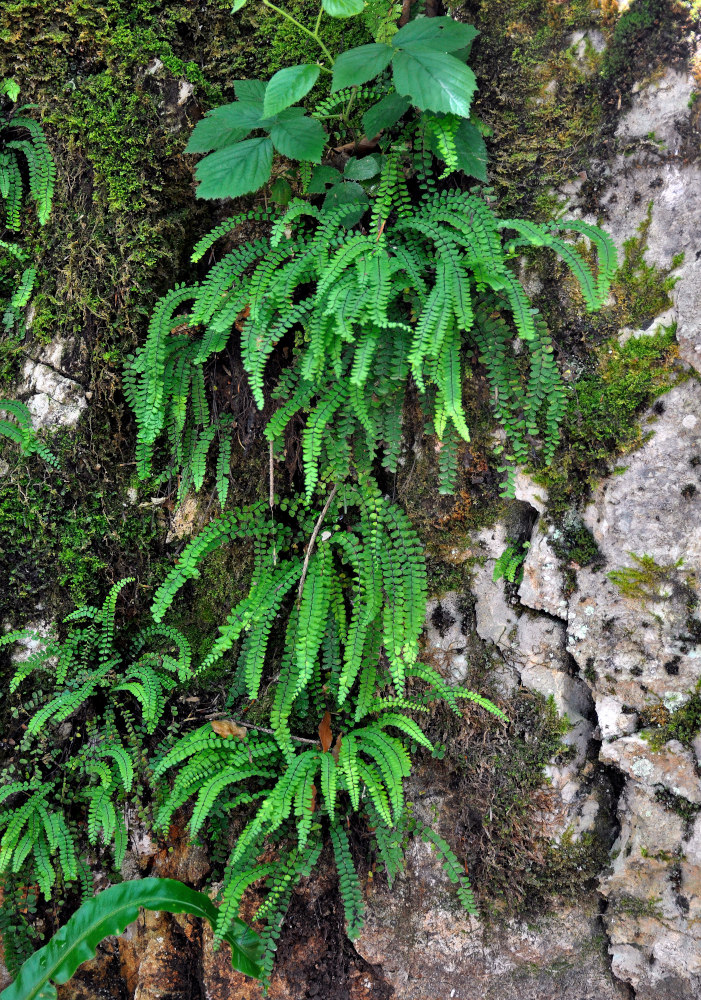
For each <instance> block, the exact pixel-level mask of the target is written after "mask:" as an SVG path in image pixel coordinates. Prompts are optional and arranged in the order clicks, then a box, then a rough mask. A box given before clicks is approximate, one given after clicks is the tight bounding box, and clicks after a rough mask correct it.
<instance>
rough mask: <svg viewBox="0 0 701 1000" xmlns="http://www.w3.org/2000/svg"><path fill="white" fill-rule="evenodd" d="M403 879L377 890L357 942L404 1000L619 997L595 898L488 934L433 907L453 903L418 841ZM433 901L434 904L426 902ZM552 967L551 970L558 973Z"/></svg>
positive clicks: (456, 914) (451, 910)
mask: <svg viewBox="0 0 701 1000" xmlns="http://www.w3.org/2000/svg"><path fill="white" fill-rule="evenodd" d="M407 867H408V870H407V874H406V875H405V876H402V878H401V879H400V880H399V881H398V882H397V883H395V885H394V887H393V890H392V891H391V892H388V891H386V890H376V891H375V892H374V893H373V895H372V897H371V899H370V901H369V908H368V909H369V912H368V919H367V923H366V927H365V929H364V930H363V932H362V934H361V936H360V938H359V939H358V941H356V943H355V945H356V948H357V949H358V951H359V953H360V954H361V955H362V956H363V958H365V959H366V960H367V961H369V962H372V963H381V964H382V969H383V972H384V974H385V977H386V978H387V979H388V980H389V982H390V983H391V984H392V986H393V987H394V989H395V991H396V996H397V997H402V1000H438V998H440V1000H444V998H445V1000H448V998H450V997H453V998H455V1000H475V998H476V997H479V998H480V1000H562V998H563V997H565V996H573V997H577V1000H622V998H623V997H625V996H626V991H625V989H624V988H623V987H622V986H621V984H620V983H617V982H616V981H615V980H614V978H613V977H612V975H611V973H610V970H609V968H608V961H607V958H606V956H605V954H603V952H602V949H601V947H600V944H599V943H598V942H599V941H600V926H601V925H600V921H599V917H598V905H597V901H596V899H595V897H594V896H593V895H592V896H590V897H588V898H586V899H584V900H581V901H580V905H578V906H576V907H560V908H558V909H556V910H555V911H553V912H552V913H551V914H549V915H548V916H547V917H546V918H544V919H543V920H541V921H539V922H538V923H537V924H536V925H535V926H533V925H532V924H527V923H526V922H522V921H510V922H508V923H506V924H505V925H504V926H500V927H499V926H497V927H495V928H493V929H491V930H487V929H486V928H485V927H484V926H482V925H481V924H480V923H479V922H478V921H477V920H475V918H472V917H469V916H467V915H465V914H464V912H456V911H455V909H454V908H452V907H449V906H447V905H446V906H445V908H443V907H442V906H441V905H440V904H439V905H438V906H436V904H435V900H437V899H444V900H448V899H449V898H450V895H449V890H448V884H447V880H446V877H445V875H444V874H443V872H442V870H441V869H440V867H439V866H438V863H437V861H436V859H435V857H434V856H433V855H432V854H431V852H430V850H429V849H428V848H427V847H426V845H424V844H415V845H414V846H413V847H412V849H411V851H410V853H409V857H408V866H407ZM428 900H430V901H431V904H430V905H429V906H427V905H426V901H428ZM555 970H557V972H556V971H555Z"/></svg>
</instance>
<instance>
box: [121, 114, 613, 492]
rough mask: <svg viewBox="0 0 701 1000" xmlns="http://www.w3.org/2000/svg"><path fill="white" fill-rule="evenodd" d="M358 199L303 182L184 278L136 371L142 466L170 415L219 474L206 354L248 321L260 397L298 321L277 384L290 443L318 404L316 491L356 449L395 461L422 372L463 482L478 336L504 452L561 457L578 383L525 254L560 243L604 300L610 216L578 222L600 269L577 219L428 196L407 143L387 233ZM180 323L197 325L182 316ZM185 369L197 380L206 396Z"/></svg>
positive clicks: (312, 450)
mask: <svg viewBox="0 0 701 1000" xmlns="http://www.w3.org/2000/svg"><path fill="white" fill-rule="evenodd" d="M435 121H436V122H437V123H439V124H440V127H441V128H442V129H443V130H444V131H445V128H447V127H448V124H450V125H451V127H452V125H454V124H455V123H454V122H453V120H452V118H451V117H450V116H444V117H443V118H441V117H436V119H435ZM446 123H448V124H446ZM438 127H439V126H438V124H436V125H435V128H438ZM441 134H443V133H441ZM445 134H446V135H447V134H448V133H445ZM450 134H452V133H450ZM446 142H447V140H446ZM446 155H448V154H447V148H446ZM448 160H449V162H450V157H449V156H448ZM345 210H346V209H344V208H343V207H341V208H340V209H339V210H334V211H333V212H322V211H319V210H318V209H316V208H315V207H313V206H311V205H309V204H308V203H307V202H304V201H301V200H294V201H292V202H291V203H290V205H289V206H288V209H287V211H286V212H285V214H283V215H282V216H281V217H280V219H279V220H278V221H276V222H275V223H274V225H273V227H272V231H271V235H270V238H269V239H268V240H266V239H257V240H255V241H254V242H253V243H251V244H247V245H245V246H244V247H243V248H241V247H238V248H237V249H236V250H235V251H233V252H231V253H229V254H227V255H225V257H224V258H222V260H221V261H220V262H219V263H217V264H215V266H214V267H213V268H212V270H211V271H210V273H209V275H208V276H207V277H206V278H205V279H204V280H203V281H202V283H201V284H200V285H198V286H193V287H191V288H183V289H174V290H173V291H172V292H170V293H169V294H168V295H167V296H166V297H165V298H164V299H163V300H162V302H161V304H160V305H159V306H158V307H157V309H156V311H155V312H154V316H153V320H152V325H151V329H150V332H149V337H148V339H147V342H146V344H145V346H144V347H143V348H142V349H141V350H140V351H139V352H138V353H137V355H136V357H135V359H134V360H133V362H132V367H131V371H130V373H129V377H128V380H127V381H128V384H129V395H130V399H131V400H132V405H133V406H134V408H135V413H136V418H137V423H138V425H139V440H140V442H141V449H142V451H141V452H140V454H142V455H143V459H142V460H141V461H140V465H139V468H140V474H142V475H146V474H147V473H148V471H149V468H150V459H151V454H152V450H153V446H154V443H155V441H156V438H157V437H158V435H159V434H160V433H161V432H162V431H163V429H164V428H165V427H166V426H167V427H168V434H169V437H170V438H171V442H172V447H173V449H174V451H175V452H176V455H177V454H181V456H182V457H181V458H180V459H179V461H180V462H181V464H182V465H184V466H187V467H189V465H190V464H191V465H192V469H191V471H190V478H191V481H192V483H193V485H194V486H195V487H196V488H199V487H200V486H201V485H202V483H203V481H204V473H205V468H204V459H205V455H206V452H207V450H208V446H209V443H210V442H211V440H213V437H214V436H215V434H217V433H218V432H222V433H224V431H223V429H222V426H221V424H220V423H218V422H215V423H212V424H210V423H209V419H210V418H209V411H208V408H207V406H206V403H205V401H204V399H203V386H204V382H203V378H202V366H203V364H204V363H206V360H207V358H209V357H211V356H212V354H213V353H217V352H219V351H222V350H224V349H225V348H226V347H227V345H228V344H229V342H230V339H231V338H232V337H238V336H239V331H240V336H241V350H242V358H243V363H244V367H245V368H246V371H247V373H248V375H249V378H250V382H251V388H252V391H253V394H254V397H255V399H256V402H257V403H258V405H259V406H262V405H263V400H264V393H263V390H264V384H265V372H266V365H267V361H268V359H269V358H270V356H271V354H272V352H273V351H274V349H275V346H276V344H278V343H279V341H280V340H281V339H282V337H283V336H286V335H287V334H288V333H295V334H296V337H297V344H298V348H297V350H296V353H295V355H294V358H293V363H292V368H291V369H290V370H288V371H287V372H286V373H285V375H284V377H283V379H282V380H281V382H280V387H279V391H278V393H277V395H278V397H279V398H281V399H282V400H283V406H282V408H281V410H280V411H279V412H278V414H277V415H276V416H275V417H274V418H273V420H272V422H271V423H270V426H269V427H268V429H267V431H266V433H267V436H268V437H269V439H270V440H271V441H272V442H273V443H274V444H275V446H276V447H279V446H280V444H281V441H282V436H283V433H284V429H285V421H286V420H289V419H291V418H292V417H294V416H295V415H296V414H297V413H299V412H300V411H305V410H308V416H307V419H306V428H305V430H304V432H303V435H302V444H303V461H304V473H305V489H306V494H307V498H311V496H312V494H313V492H314V490H315V488H316V487H317V485H318V484H319V483H320V482H321V481H322V480H324V479H326V480H329V479H336V480H342V479H344V478H346V477H347V476H348V475H349V471H350V469H351V467H352V466H353V465H354V464H355V466H356V467H357V468H359V469H361V470H365V471H369V469H370V465H371V462H372V461H373V460H374V458H375V456H376V455H381V456H382V458H383V461H384V464H385V465H386V466H387V467H388V468H389V469H394V468H395V467H396V463H397V459H398V456H399V448H400V442H401V412H402V405H403V400H404V395H405V392H406V387H407V385H408V380H409V377H410V376H411V377H413V379H414V381H415V382H416V384H417V385H418V387H419V389H420V390H421V392H422V393H423V399H424V406H425V408H426V415H427V418H428V420H429V423H430V425H431V426H432V428H433V430H434V432H435V433H436V435H437V437H438V438H439V440H440V442H441V448H440V450H441V453H442V455H441V471H442V477H441V478H442V488H443V489H448V488H449V486H450V483H451V480H452V479H453V478H454V473H455V468H456V453H457V443H458V441H459V440H469V428H468V426H467V421H466V417H465V411H464V406H463V399H462V393H463V383H464V380H465V378H466V377H467V375H468V374H469V372H468V369H467V368H466V367H465V361H464V350H463V348H464V347H465V346H476V348H477V351H478V355H479V357H480V359H482V361H483V363H484V364H485V365H486V369H487V376H488V378H489V380H490V382H491V383H492V386H493V388H494V390H495V398H496V413H497V417H498V418H499V420H500V422H501V423H502V425H503V426H504V429H505V431H506V434H507V438H508V441H509V449H510V450H509V451H508V452H507V454H506V456H505V457H506V460H507V463H511V464H510V465H509V464H507V465H506V466H504V470H505V471H506V472H507V473H508V470H509V468H511V467H512V466H515V465H517V464H522V463H523V462H525V461H527V460H528V459H529V458H531V457H532V455H533V453H534V450H535V449H536V447H537V446H538V443H539V441H540V445H539V447H540V448H541V450H542V454H543V459H544V461H546V462H548V461H551V460H552V457H553V454H554V451H555V448H556V446H557V442H558V439H559V438H558V434H559V431H558V428H559V423H560V420H561V418H562V414H563V411H564V405H565V393H564V389H563V386H562V382H561V379H560V377H559V373H558V370H557V365H556V363H555V360H554V354H553V350H552V345H551V343H550V340H549V337H548V334H547V330H546V328H545V325H544V323H543V321H542V319H541V317H540V316H539V315H538V314H537V313H536V312H535V310H534V309H533V308H532V306H531V304H530V302H529V300H528V299H527V297H526V294H525V292H524V290H523V288H522V286H521V285H520V283H519V281H518V280H517V278H516V276H515V275H514V273H513V271H512V270H511V269H510V266H509V261H510V258H511V256H512V255H513V253H514V250H515V249H516V248H517V247H521V246H526V245H527V246H540V247H547V248H549V249H551V250H553V251H554V252H555V253H557V254H558V255H559V256H560V257H561V259H562V260H563V261H564V263H565V264H566V265H567V266H568V267H569V268H570V269H571V271H572V273H573V275H574V277H575V278H576V279H577V281H578V282H579V284H580V287H581V289H582V294H583V296H584V299H585V302H586V305H587V308H589V309H596V308H599V307H600V306H601V305H602V303H603V302H604V301H605V298H606V296H607V294H608V288H609V285H610V281H611V278H612V275H613V272H614V269H615V261H616V258H615V251H614V249H613V246H612V244H611V241H610V239H609V237H607V236H606V235H605V234H603V233H601V232H600V231H599V230H598V229H596V228H595V227H587V226H584V225H583V226H579V225H578V224H574V225H573V226H570V227H569V228H570V229H573V230H574V231H575V232H577V233H580V234H581V235H584V236H587V237H588V238H589V240H590V242H591V245H592V248H593V251H594V252H595V253H596V254H598V260H599V266H598V273H597V274H596V275H595V274H594V272H593V271H592V269H591V267H590V265H589V263H588V260H587V258H585V256H584V255H583V254H582V253H581V252H580V251H579V249H578V248H577V247H576V246H574V245H572V244H570V243H567V242H565V240H564V239H563V238H562V237H561V236H560V235H559V232H560V230H562V229H564V228H565V226H564V224H563V226H554V225H551V226H548V225H537V224H535V223H531V222H528V221H526V220H500V219H499V218H498V217H497V216H496V215H495V214H494V212H493V211H492V209H491V207H490V205H489V200H488V196H480V195H479V194H476V193H469V192H460V191H456V190H450V191H438V190H437V189H435V188H430V187H429V188H428V189H427V191H426V193H425V194H424V197H423V198H422V200H421V201H420V202H418V203H417V204H413V205H412V204H411V202H410V201H409V198H408V194H407V189H406V181H405V177H404V173H403V171H402V169H401V168H400V165H399V161H398V159H397V157H396V156H394V155H390V156H388V157H387V158H386V160H385V162H384V165H383V170H382V174H381V176H380V180H379V185H378V190H377V194H376V197H375V200H374V204H373V208H372V214H371V220H370V233H369V234H368V235H365V234H364V233H359V232H355V231H353V230H352V229H347V228H345V227H344V226H343V225H342V221H343V218H344V211H345ZM220 229H221V227H220ZM216 232H217V233H218V235H221V233H219V232H218V231H216ZM513 232H515V233H516V234H517V235H516V237H515V238H514V237H513V235H510V233H511V234H513ZM285 233H287V234H288V238H286V239H283V235H284V234H285ZM213 236H214V234H213ZM302 288H304V294H303V295H301V294H300V290H301V289H302ZM186 300H191V301H192V306H191V313H190V316H189V318H188V317H176V316H175V310H176V309H177V308H178V307H179V306H180V304H181V303H182V302H184V301H186ZM244 306H245V307H246V308H245V309H244ZM178 323H180V324H183V323H184V324H185V326H184V329H185V331H186V332H185V333H177V334H175V333H173V330H174V329H176V327H177V324H178ZM197 324H201V325H202V326H203V327H204V330H203V332H200V326H198V325H197ZM515 337H517V338H519V339H520V341H521V342H522V344H524V345H525V349H526V352H527V355H528V358H529V363H530V367H529V371H528V373H527V374H524V373H523V372H522V370H521V368H522V366H521V364H520V360H519V359H518V358H517V357H516V355H515V354H514V353H513V341H514V339H515ZM178 366H179V367H178ZM185 372H189V375H188V376H187V377H186V376H185V374H184V373H185ZM179 373H180V374H179ZM181 384H190V385H191V390H190V397H191V406H190V407H188V405H187V403H186V402H184V396H183V393H182V391H181V389H180V388H179V387H180V386H181ZM371 397H372V403H369V399H370V398H371ZM176 412H177V413H178V414H179V416H178V419H177V420H176V421H175V424H173V415H174V414H175V413H176ZM186 413H189V414H190V415H189V416H186ZM185 419H189V420H192V421H193V426H195V427H198V428H200V429H198V431H197V434H198V438H197V440H198V444H197V446H196V447H195V448H194V451H191V452H190V455H189V457H188V456H185V455H184V454H183V450H182V449H181V448H180V445H179V444H178V443H177V440H179V438H180V436H181V435H182V426H183V420H185ZM215 428H218V430H217V429H215ZM176 439H177V440H176ZM188 440H189V439H188ZM218 478H219V482H220V483H221V475H219V477H218ZM508 481H509V476H508V475H507V482H508ZM507 489H508V487H507Z"/></svg>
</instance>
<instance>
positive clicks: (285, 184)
mask: <svg viewBox="0 0 701 1000" xmlns="http://www.w3.org/2000/svg"><path fill="white" fill-rule="evenodd" d="M270 197H271V198H272V199H273V201H274V202H276V203H277V204H278V205H289V203H290V201H291V200H292V188H291V187H290V182H289V181H286V180H285V178H284V177H278V178H277V180H275V181H274V182H273V184H272V185H271V187H270Z"/></svg>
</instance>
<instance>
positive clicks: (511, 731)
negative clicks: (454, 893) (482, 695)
mask: <svg viewBox="0 0 701 1000" xmlns="http://www.w3.org/2000/svg"><path fill="white" fill-rule="evenodd" d="M485 666H487V665H485ZM487 676H488V675H485V678H486V677H487ZM474 682H475V679H474V678H470V684H471V685H472V686H474ZM503 707H504V709H505V711H507V713H508V716H509V726H508V728H503V727H501V726H496V725H495V724H494V723H493V722H492V721H490V720H488V719H484V718H483V716H480V715H479V712H478V711H473V710H472V709H471V708H467V709H466V725H463V727H462V728H461V729H460V731H459V732H455V730H454V728H453V723H452V722H450V720H447V721H446V720H444V719H443V718H442V716H440V717H437V718H436V719H435V720H433V722H432V724H431V726H429V735H430V736H431V738H432V739H433V740H435V741H441V742H445V743H446V744H447V752H446V757H447V758H449V759H450V762H451V770H452V771H453V772H454V776H453V779H452V783H451V788H452V790H453V793H454V797H453V798H451V800H450V801H449V802H448V803H447V809H446V815H445V819H444V822H445V823H446V826H445V833H446V835H448V836H449V838H450V835H451V834H452V840H453V842H454V841H455V835H456V831H457V832H458V833H459V837H460V843H459V844H457V845H456V847H457V849H458V851H459V854H460V856H461V857H464V858H465V859H466V863H467V867H468V870H469V873H470V879H471V881H472V884H473V886H474V887H475V889H476V891H477V893H478V894H479V896H480V902H481V907H482V910H483V912H486V913H489V911H490V910H491V911H492V912H493V913H494V914H495V916H497V917H498V919H500V920H501V919H503V918H504V915H505V914H514V913H525V912H528V911H529V910H531V909H533V908H534V907H535V906H537V905H538V904H539V903H540V902H542V901H543V900H545V899H547V898H548V897H551V896H552V895H553V894H558V893H564V892H567V893H569V894H576V893H578V892H580V891H581V890H582V889H583V888H584V887H585V886H587V885H588V884H589V882H590V881H591V879H592V878H593V876H594V875H595V874H597V873H598V872H600V871H601V870H602V868H603V867H604V866H605V864H606V860H607V856H608V848H609V846H610V845H609V844H608V843H605V842H604V841H605V837H600V836H599V833H598V832H596V831H595V832H593V833H591V834H590V835H587V836H585V837H583V838H582V839H580V840H578V841H576V842H575V841H574V840H573V838H572V836H571V835H569V836H565V837H564V838H563V841H562V843H561V844H560V845H559V846H557V845H553V844H551V843H550V842H549V841H548V840H547V839H546V836H545V830H544V827H543V826H541V825H540V823H539V817H542V815H543V814H544V813H547V811H548V809H549V808H551V806H552V802H551V793H550V791H549V789H548V785H547V781H546V780H545V778H544V774H543V769H544V768H545V766H546V765H548V764H550V763H552V762H553V760H554V761H555V762H559V763H562V762H563V761H565V760H566V759H567V758H568V756H569V754H570V753H571V752H572V751H571V748H570V747H568V746H566V745H565V744H564V743H563V741H562V737H563V735H564V734H565V733H566V732H568V730H569V728H570V724H569V723H568V721H567V719H565V718H562V717H561V716H559V715H558V713H557V709H556V708H555V705H554V703H553V701H552V699H549V700H547V701H546V700H545V699H544V698H542V697H541V696H539V695H535V694H531V693H528V692H521V693H520V694H519V695H518V696H517V697H516V698H514V699H513V700H512V701H510V702H509V704H508V705H505V706H503ZM447 824H450V831H449V829H448V825H447Z"/></svg>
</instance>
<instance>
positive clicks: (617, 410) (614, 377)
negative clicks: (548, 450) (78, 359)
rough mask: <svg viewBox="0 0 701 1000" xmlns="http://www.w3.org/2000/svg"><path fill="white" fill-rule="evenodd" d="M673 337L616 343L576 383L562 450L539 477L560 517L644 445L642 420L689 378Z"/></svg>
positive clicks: (665, 335)
mask: <svg viewBox="0 0 701 1000" xmlns="http://www.w3.org/2000/svg"><path fill="white" fill-rule="evenodd" d="M674 334H675V329H674V327H670V328H668V329H666V330H665V331H664V332H662V333H658V334H654V335H653V336H651V337H637V338H631V339H630V340H628V341H627V342H626V343H625V344H623V345H621V344H619V342H618V341H617V340H611V341H609V342H608V343H606V344H604V345H603V347H602V348H601V350H600V351H599V353H598V358H596V360H597V361H598V363H597V364H596V367H594V368H593V369H592V370H590V371H588V372H586V373H585V374H584V375H582V376H581V377H580V378H579V379H577V380H576V381H575V382H574V383H573V386H572V389H573V391H572V394H571V396H570V404H569V406H568V409H567V413H566V415H565V419H564V421H563V427H562V437H563V442H564V443H563V446H562V448H561V450H560V452H559V454H558V455H557V456H556V458H555V460H554V461H553V464H552V466H550V467H549V468H544V469H540V470H538V472H537V476H536V478H537V479H538V481H539V482H541V483H542V484H543V485H544V486H546V487H547V489H548V490H549V493H550V499H551V511H552V512H553V513H554V514H555V515H556V516H557V514H564V512H565V511H567V509H568V508H569V507H570V506H572V504H573V502H576V501H577V500H579V499H581V498H583V497H584V496H585V495H586V493H587V492H588V490H589V488H590V486H591V485H593V483H594V482H595V480H596V479H597V478H598V477H600V476H602V475H604V474H605V473H606V472H607V471H608V470H609V468H610V466H611V464H612V463H614V462H615V460H616V458H617V457H618V456H620V455H621V454H623V453H624V452H625V451H627V450H628V449H630V448H633V447H635V446H636V445H638V444H640V443H641V442H642V440H643V431H642V429H641V428H640V425H639V423H638V421H637V417H638V416H639V414H640V413H641V412H642V411H643V410H644V409H645V408H646V407H648V406H649V405H650V404H651V403H652V402H653V401H654V400H655V399H656V398H657V396H659V395H661V394H662V393H663V392H666V391H667V390H668V389H670V388H671V387H672V386H673V385H676V384H678V383H679V381H681V380H682V379H683V378H684V377H686V376H685V375H684V374H683V373H682V372H681V370H680V368H679V366H678V364H677V347H676V343H675V340H674ZM595 357H596V356H595Z"/></svg>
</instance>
